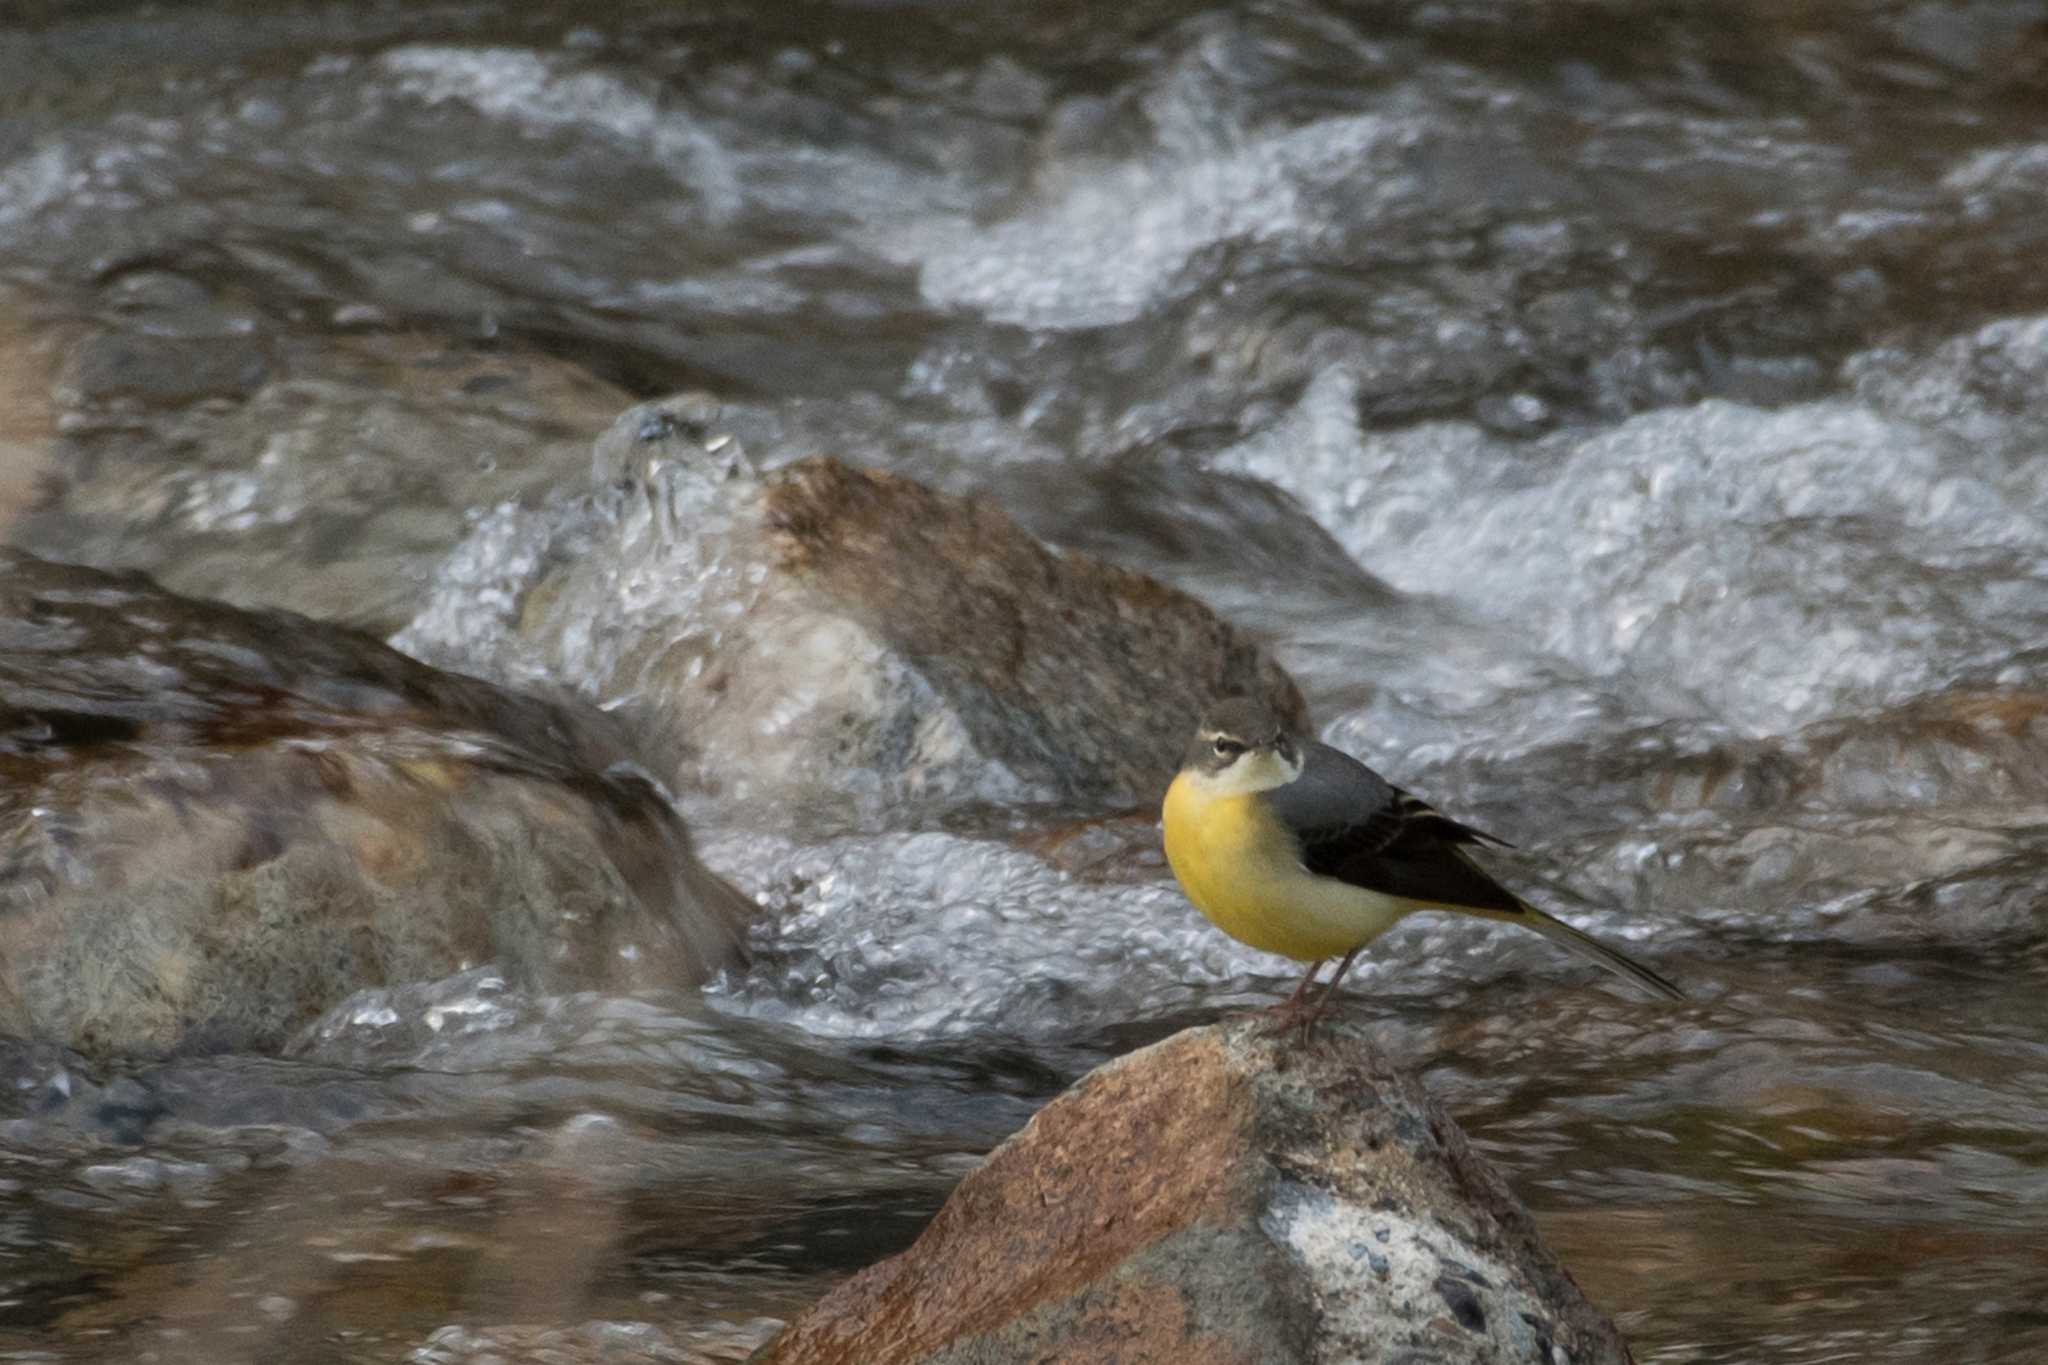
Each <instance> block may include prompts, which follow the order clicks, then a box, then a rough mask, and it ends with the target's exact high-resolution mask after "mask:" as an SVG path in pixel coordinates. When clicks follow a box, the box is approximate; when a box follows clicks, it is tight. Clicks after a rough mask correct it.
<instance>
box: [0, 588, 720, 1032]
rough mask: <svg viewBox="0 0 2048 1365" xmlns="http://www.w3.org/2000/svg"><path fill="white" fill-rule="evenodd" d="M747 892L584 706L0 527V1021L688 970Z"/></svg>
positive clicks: (709, 957)
mask: <svg viewBox="0 0 2048 1365" xmlns="http://www.w3.org/2000/svg"><path fill="white" fill-rule="evenodd" d="M751 910H752V907H751V905H750V904H749V903H748V902H747V901H746V899H745V898H744V897H743V896H741V895H740V894H739V893H738V892H737V891H735V890H734V889H733V888H731V887H730V886H728V885H727V884H726V883H725V882H723V881H722V880H721V879H720V878H718V877H717V876H715V875H714V874H712V873H711V872H709V871H708V870H706V869H705V868H704V867H703V866H702V865H701V864H699V863H698V862H697V860H696V857H695V855H694V854H693V852H692V851H691V847H690V840H689V836H688V833H687V831H686V830H685V829H684V828H683V826H682V823H681V821H680V820H679V819H678V818H677V817H676V815H675V813H674V812H673V810H672V809H671V808H670V806H669V805H668V803H667V801H666V800H665V799H664V798H663V796H662V794H661V793H660V792H659V790H658V789H657V787H656V786H655V784H654V783H652V782H651V781H649V780H648V779H647V778H645V777H644V776H641V775H639V774H638V772H637V770H636V769H634V768H633V767H632V766H631V763H630V752H629V750H628V749H627V748H626V746H625V745H624V743H623V742H622V740H621V739H620V737H619V736H618V735H617V734H615V733H614V727H613V726H612V725H611V723H610V722H609V721H608V719H607V718H605V717H603V716H598V715H594V714H590V713H586V712H584V711H582V710H579V709H574V708H571V707H565V706H562V705H557V704H554V703H550V702H544V701H540V700H537V699H534V698H530V697H524V696H520V695H517V694H515V693H511V692H508V691H505V690H504V689H501V688H498V687H494V686H492V685H490V684H488V683H483V682H479V681H477V680H475V679H473V678H464V677H458V676H455V675H452V674H446V673H441V672H438V671H437V670H434V669H431V668H428V667H425V666H424V665H421V664H418V663H416V662H414V661H413V660H411V659H408V658H405V657H404V656H403V655H400V654H398V653H396V652H394V651H393V650H391V649H388V648H386V647H385V646H383V645H381V644H379V643H377V642H376V641H374V640H372V639H370V638H368V637H366V636H363V635H359V634H357V633H355V632H353V631H349V630H346V629H343V628H340V627H335V626H328V625H323V624H320V623H317V622H314V621H310V620H307V619H305V618H303V617H298V616H291V615H286V614H282V613H269V612H250V611H242V610H239V609H236V608H232V607H228V606H224V605H222V604H219V603H214V602H204V601H198V600H194V599H191V598H185V597H180V596H177V595H175V594H173V593H170V592H166V591H164V590H163V589H161V588H159V587H157V586H156V585H154V584H152V583H150V582H148V581H147V580H146V579H143V578H140V577H138V576H115V575H109V574H104V573H100V572H98V571H95V570H90V569H81V568H75V567H71V566H68V565H59V564H52V563H48V562H46V561H43V560H38V559H35V558H32V557H29V556H27V555H22V554H19V553H16V552H12V551H5V550H0V1033H6V1034H10V1035H14V1036H18V1037H24V1038H31V1039H37V1040H42V1041H48V1042H54V1043H59V1044H63V1045H65V1046H70V1047H76V1048H79V1049H82V1050H85V1051H87V1052H94V1053H106V1052H114V1051H137V1050H142V1051H156V1050H172V1049H190V1048H201V1047H220V1048H235V1049H247V1048H270V1047H275V1046H277V1045H279V1044H281V1043H282V1042H284V1041H285V1039H286V1038H287V1037H288V1036H289V1035H290V1034H291V1033H292V1031H293V1030H295V1029H296V1028H298V1027H300V1026H302V1025H304V1024H306V1023H307V1022H309V1021H310V1020H312V1019H313V1018H315V1017H316V1016H318V1015H319V1014H320V1012H321V1011H322V1010H324V1009H326V1008H327V1007H328V1006H330V1005H332V1004H334V1003H335V1002H336V1001H338V1000H340V999H341V998H342V997H343V996H345V995H347V994H348V993H350V992H351V991H355V990H358V989H361V988H363V987H367V986H376V985H385V984H391V983H396V982H404V981H413V980H422V979H430V978H436V977H441V976H446V975H448V974H450V973H453V972H456V971H460V970H463V969H466V968H469V967H472V966H475V965H478V964H480V963H483V962H486V961H490V962H496V963H497V964H499V966H500V967H501V968H502V969H503V970H504V972H505V973H506V975H507V976H508V977H509V978H510V979H511V980H512V981H513V982H514V983H516V984H520V985H526V986H531V987H533V988H536V989H541V990H549V991H556V990H574V989H632V988H640V987H648V988H652V987H665V986H685V985H691V984H695V983H696V982H699V981H701V980H703V979H704V978H705V977H706V976H708V975H709V974H710V973H712V972H714V971H716V970H717V969H718V968H719V967H721V966H722V965H724V964H726V963H728V962H731V961H733V960H734V959H735V957H736V955H737V954H738V952H739V950H740V936H741V934H742V933H743V932H744V927H745V924H746V922H747V920H748V918H749V915H750V913H751Z"/></svg>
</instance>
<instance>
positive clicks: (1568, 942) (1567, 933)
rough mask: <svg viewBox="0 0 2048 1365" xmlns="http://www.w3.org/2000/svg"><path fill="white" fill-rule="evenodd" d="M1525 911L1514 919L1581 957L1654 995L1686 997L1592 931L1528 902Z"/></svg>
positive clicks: (1523, 908)
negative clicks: (1547, 913)
mask: <svg viewBox="0 0 2048 1365" xmlns="http://www.w3.org/2000/svg"><path fill="white" fill-rule="evenodd" d="M1522 912H1523V913H1521V914H1519V915H1516V916H1514V917H1513V919H1514V922H1515V923H1517V924H1523V925H1527V926H1528V927H1529V928H1531V929H1534V930H1535V931H1536V932H1537V933H1539V934H1541V935H1543V937H1545V938H1547V939H1549V940H1550V941H1551V942H1553V943H1561V944H1563V945H1564V946H1565V947H1567V948H1569V949H1571V950H1572V951H1573V952H1575V953H1577V954H1578V955H1579V956H1580V957H1585V958H1591V959H1592V960H1593V961H1595V962H1597V963H1599V964H1600V965H1601V966H1603V967H1605V968H1606V969H1607V970H1608V971H1610V972H1613V973H1614V974H1615V975H1616V976H1625V977H1627V978H1628V979H1629V980H1630V981H1633V982H1635V983H1636V984H1637V985H1638V986H1641V987H1642V988H1643V989H1644V990H1646V991H1648V992H1649V993H1650V994H1652V995H1658V996H1662V997H1663V998H1664V999H1666V1000H1683V999H1685V992H1684V991H1682V990H1680V989H1678V987H1677V986H1675V985H1673V984H1672V983H1671V982H1669V981H1667V980H1666V979H1665V978H1663V977H1661V976H1659V975H1658V974H1657V973H1655V972H1653V971H1651V970H1650V969H1649V968H1648V967H1645V966H1644V965H1643V964H1642V963H1640V962H1638V961H1636V960H1635V959H1634V958H1632V957H1628V956H1625V955H1624V954H1622V953H1619V952H1617V951H1615V950H1614V949H1612V948H1610V947H1608V946H1607V945H1606V944H1604V943H1602V942H1601V941H1600V940H1599V939H1597V938H1594V937H1593V936H1592V935H1591V934H1582V933H1580V932H1579V931H1578V930H1576V929H1574V928H1572V927H1571V926H1570V925H1569V924H1566V923H1565V922H1564V921H1563V920H1561V919H1559V918H1557V916H1555V915H1546V914H1544V913H1543V912H1542V911H1541V910H1538V909H1537V908H1536V907H1535V906H1533V905H1529V904H1527V903H1524V904H1523V906H1522ZM1503 918H1506V917H1505V916H1503Z"/></svg>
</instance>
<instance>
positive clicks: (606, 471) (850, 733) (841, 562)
mask: <svg viewBox="0 0 2048 1365" xmlns="http://www.w3.org/2000/svg"><path fill="white" fill-rule="evenodd" d="M715 412H716V408H715V405H710V404H707V403H705V402H704V401H703V400H701V399H688V398H686V399H677V400H670V401H668V402H665V403H660V404H648V405H644V406H642V407H639V408H635V409H633V410H631V411H629V412H628V413H627V414H626V415H625V416H624V417H622V418H620V420H619V421H618V422H617V423H616V424H615V425H614V426H613V428H612V430H611V431H610V432H609V433H608V434H607V435H606V437H605V438H604V439H603V440H601V441H600V442H599V443H598V449H597V457H596V458H597V466H598V469H599V471H600V474H601V476H605V477H614V476H617V481H616V482H613V483H612V484H611V485H610V486H609V487H608V488H607V489H606V490H605V491H603V492H601V493H599V494H597V495H595V496H593V497H590V498H586V499H583V500H581V501H580V502H578V503H575V504H572V505H562V506H558V507H556V508H554V509H550V510H549V511H547V512H544V513H522V512H520V511H518V510H516V509H506V510H504V511H502V512H501V513H500V514H498V515H497V516H495V517H493V518H490V519H488V520H486V522H485V523H483V524H482V525H481V526H480V527H479V528H478V530H477V532H476V534H475V535H474V536H473V537H472V538H471V540H470V542H469V543H468V544H467V545H466V546H465V547H464V549H463V550H462V551H461V552H460V553H458V555H457V556H456V557H455V559H454V561H452V562H451V564H450V565H449V567H448V569H447V570H446V571H445V572H444V575H443V581H442V584H441V586H440V589H439V591H438V592H437V593H436V595H435V597H434V600H433V601H432V602H431V603H430V605H429V606H428V608H427V609H426V610H425V611H424V612H422V613H421V615H420V616H419V617H418V618H417V619H416V620H415V621H414V622H413V624H412V625H411V626H410V627H408V628H407V629H406V630H405V631H404V632H402V633H401V634H400V635H399V636H398V637H397V643H398V644H399V646H400V647H401V648H403V649H406V650H408V651H411V652H413V653H416V654H419V655H420V656H421V657H423V658H427V659H430V660H432V661H435V662H437V663H442V664H445V665H447V666H450V667H459V668H462V669H464V670H466V671H477V672H482V673H484V674H486V675H487V676H495V677H502V678H509V679H512V680H515V681H523V680H529V679H534V678H545V679H551V680H558V681H561V682H566V683H569V684H570V685H573V686H575V687H576V688H578V689H580V690H581V691H583V692H584V693H585V694H587V695H588V696H590V697H592V698H593V699H595V700H597V701H599V702H601V703H602V704H604V705H605V706H606V707H607V709H610V708H611V707H613V706H616V705H618V704H620V703H631V704H632V705H633V706H634V707H637V708H639V709H640V710H642V711H643V712H645V713H651V714H652V715H653V716H654V717H655V718H656V723H657V724H658V725H659V726H660V727H661V728H662V729H664V730H665V731H667V732H668V733H671V734H674V735H677V736H681V737H684V738H685V739H686V746H684V747H682V748H681V749H679V752H678V757H677V767H676V769H675V770H674V773H673V775H674V777H675V778H676V780H677V782H678V785H683V786H694V787H701V788H707V789H714V790H717V791H719V792H720V793H722V794H723V795H726V796H728V797H734V798H742V799H744V798H749V797H760V798H773V799H775V800H777V801H779V802H781V803H784V804H785V805H786V804H789V803H791V802H802V801H808V800H815V799H817V798H819V797H820V796H825V797H827V798H830V799H838V800H850V801H852V802H854V803H855V805H856V806H857V807H858V808H860V809H863V810H864V811H865V812H866V813H867V814H868V815H869V816H871V817H874V818H881V819H890V820H903V819H906V818H909V817H908V816H907V815H906V811H909V812H914V811H916V810H917V809H919V808H920V806H922V805H927V804H930V803H940V804H951V803H958V802H963V801H967V802H971V801H985V802H991V803H1000V804H1017V803H1022V802H1029V801H1061V802H1066V803H1076V804H1081V805H1084V806H1092V807H1096V808H1100V809H1109V808H1113V807H1116V806H1119V805H1132V804H1150V803H1152V802H1154V801H1156V799H1157V798H1158V796H1159V794H1160V793H1161V792H1162V791H1163V790H1164V788H1165V785H1166V782H1167V781H1168V779H1169V778H1170V777H1171V776H1172V774H1173V772H1174V770H1175V768H1176V767H1177V766H1178V762H1179V757H1180V753H1181V750H1182V748H1183V746H1184V745H1185V743H1186V740H1187V734H1188V731H1189V729H1190V728H1191V727H1192V725H1193V723H1194V721H1195V718H1196V716H1197V714H1198V713H1199V711H1200V710H1201V708H1202V707H1203V706H1204V705H1206V704H1207V703H1208V702H1209V701H1211V700H1213V699H1214V698H1215V697H1217V696H1219V695H1223V694H1228V693H1235V692H1245V693H1254V694H1257V695H1260V696H1262V697H1264V698H1266V699H1268V700H1269V701H1271V702H1272V703H1273V704H1274V705H1275V706H1277V707H1278V708H1279V709H1281V710H1282V711H1283V712H1285V713H1286V714H1288V715H1289V716H1291V717H1293V718H1295V719H1296V720H1300V719H1302V718H1303V714H1304V708H1303V704H1302V701H1301V697H1300V694H1299V692H1298V691H1297V690H1296V688H1295V686H1294V684H1293V683H1292V681H1291V680H1289V678H1288V677H1287V675H1286V674H1285V673H1284V672H1283V671H1282V670H1281V669H1280V667H1279V666H1278V665H1277V664H1276V663H1274V662H1273V660H1272V659H1271V658H1270V657H1268V656H1267V655H1266V654H1265V653H1264V651H1263V650H1261V649H1260V647H1259V646H1258V645H1257V644H1256V643H1255V642H1254V641H1253V640H1252V639H1251V638H1250V637H1249V636H1247V635H1246V634H1244V633H1243V632H1241V631H1239V630H1237V629H1236V628H1234V627H1232V626H1231V625H1229V624H1228V623H1226V622H1225V621H1223V620H1222V619H1221V618H1220V617H1218V616H1217V615H1216V614H1215V613H1213V612H1211V611H1210V610H1209V609H1208V608H1206V607H1204V606H1203V605H1202V604H1201V603H1200V602H1198V601H1196V600H1195V599H1194V598H1192V597H1189V596H1187V595H1186V594H1185V593H1181V592H1178V591H1175V590H1174V589H1171V588H1168V587H1165V586H1163V585H1161V584H1159V583H1158V582H1155V581H1154V580H1152V579H1150V578H1147V577H1145V576H1144V575H1142V574H1138V573H1134V572H1131V571H1129V570H1126V569H1121V568H1118V567H1117V566H1115V565H1113V564H1108V563H1105V562H1103V561H1102V560H1099V559H1095V558H1092V557H1090V556H1088V555H1084V554H1076V553H1065V554H1063V553H1060V552H1058V551H1055V550H1052V549H1049V548H1047V547H1046V546H1045V545H1044V544H1042V543H1040V542H1039V541H1038V540H1036V539H1034V538H1033V537H1032V536H1030V535H1029V534H1027V533H1026V532H1025V531H1023V530H1022V529H1021V528H1019V527H1018V526H1017V524H1016V523H1015V522H1014V521H1012V520H1011V519H1010V517H1008V516H1007V515H1006V514H1004V513H1003V512H1002V511H1001V510H1000V509H998V508H996V507H994V506H992V505H990V504H988V503H986V502H981V501H976V500H974V499H968V498H959V497H953V496H949V495H946V494H942V493H938V492H934V491H933V490H931V489H929V488H926V487H924V486H923V485H921V484H918V483H916V482H913V481H911V480H909V479H905V478H901V477H898V476H894V475H890V474H884V473H878V472H874V471H870V470H861V469H854V468H850V467H849V466H847V465H844V464H841V463H839V462H837V461H834V460H831V459H804V460H798V461H796V462H793V463H790V464H786V465H783V466H781V467H780V468H777V469H774V470H772V471H770V472H768V473H766V474H760V475H757V474H755V473H754V471H753V467H752V465H751V464H750V463H748V461H747V459H746V457H745V456H744V455H742V454H740V453H739V452H738V450H737V446H736V444H735V443H732V442H730V441H728V440H726V439H725V438H722V437H720V436H718V435H717V434H716V433H715V431H714V430H713V428H712V426H711V422H712V420H713V419H714V417H715Z"/></svg>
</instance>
